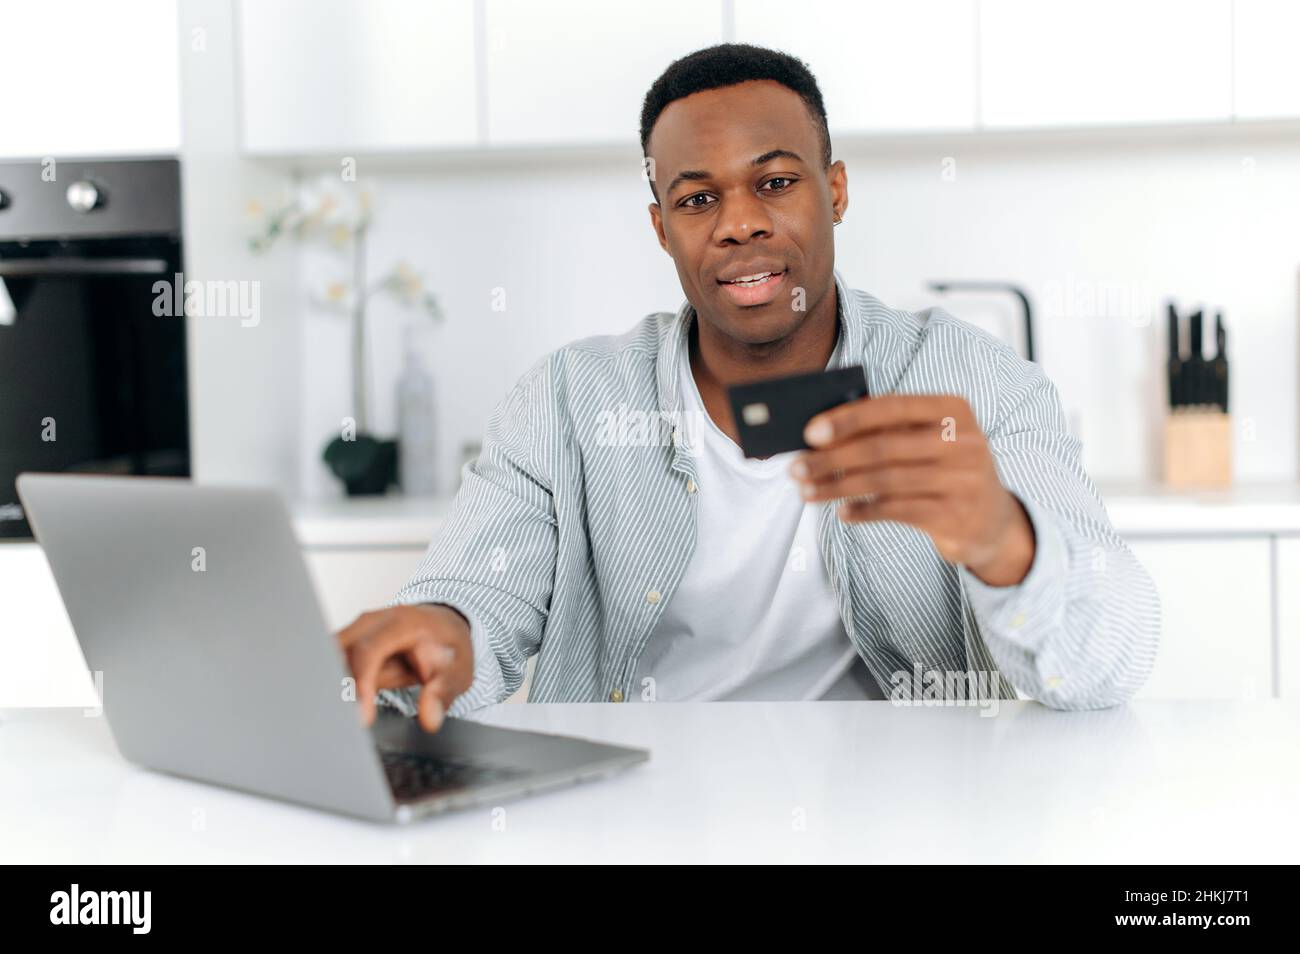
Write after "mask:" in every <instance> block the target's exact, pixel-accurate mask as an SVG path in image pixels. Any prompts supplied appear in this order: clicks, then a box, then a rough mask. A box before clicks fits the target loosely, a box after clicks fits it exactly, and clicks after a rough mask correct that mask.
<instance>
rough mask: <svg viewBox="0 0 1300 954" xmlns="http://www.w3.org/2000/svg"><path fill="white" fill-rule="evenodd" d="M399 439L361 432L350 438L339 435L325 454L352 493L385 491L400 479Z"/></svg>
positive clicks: (330, 467) (352, 494)
mask: <svg viewBox="0 0 1300 954" xmlns="http://www.w3.org/2000/svg"><path fill="white" fill-rule="evenodd" d="M397 454H398V449H397V441H396V440H381V439H380V438H377V437H372V436H371V435H369V434H358V435H357V436H356V437H355V438H354V439H353V440H350V441H346V440H344V439H343V438H341V437H336V438H334V439H333V440H332V441H330V442H329V443H328V444H326V445H325V451H324V453H323V454H322V455H321V456H322V457H323V459H324V461H325V463H326V465H327V466H328V467H329V469H330V473H332V474H333V475H334V476H335V477H337V478H338V479H339V480H341V481H342V482H343V487H344V489H345V490H346V491H347V495H348V496H349V497H361V496H367V495H371V496H373V495H378V494H383V493H385V492H386V491H387V490H388V488H389V487H390V486H392V485H393V484H395V483H396V482H397Z"/></svg>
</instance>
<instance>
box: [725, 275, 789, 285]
mask: <svg viewBox="0 0 1300 954" xmlns="http://www.w3.org/2000/svg"><path fill="white" fill-rule="evenodd" d="M776 274H777V273H776V272H759V273H758V274H756V275H743V276H741V277H740V278H733V279H732V280H731V281H729V282H727V284H728V285H761V284H763V282H765V281H767V280H768V279H769V278H772V277H774V276H775V275H776Z"/></svg>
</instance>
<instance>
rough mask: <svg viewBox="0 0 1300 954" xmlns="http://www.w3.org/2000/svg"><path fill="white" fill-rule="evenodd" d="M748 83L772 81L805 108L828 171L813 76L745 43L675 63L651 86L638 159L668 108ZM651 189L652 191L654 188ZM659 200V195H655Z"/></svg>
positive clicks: (826, 136)
mask: <svg viewBox="0 0 1300 954" xmlns="http://www.w3.org/2000/svg"><path fill="white" fill-rule="evenodd" d="M749 80H774V81H775V82H777V83H780V84H781V85H782V86H785V87H786V88H788V89H790V90H793V91H794V92H795V93H798V94H799V97H800V98H801V99H802V100H803V101H804V104H805V105H806V106H807V107H808V112H809V115H810V118H811V119H812V121H813V123H814V125H816V127H817V135H818V138H819V139H820V140H821V149H822V164H823V166H824V167H826V168H830V164H831V131H830V127H829V126H828V125H827V123H826V104H825V103H823V102H822V91H821V89H820V88H819V87H818V86H817V79H816V78H815V77H814V76H813V74H812V71H811V70H810V69H808V66H807V65H806V64H805V63H804V62H803V61H802V60H800V59H796V58H795V57H793V56H791V55H790V54H789V53H782V52H781V51H780V50H769V49H768V48H767V47H763V46H753V45H751V44H749V43H719V44H718V45H716V46H709V47H705V48H704V49H702V50H696V51H695V52H694V53H689V54H687V55H686V56H683V57H682V58H681V59H678V60H674V61H673V62H672V63H671V64H669V66H668V69H666V70H664V71H663V73H662V74H661V75H660V77H659V78H658V79H657V80H655V81H654V83H653V84H651V86H650V90H649V92H647V93H646V94H645V102H644V103H643V104H642V106H641V155H642V156H643V157H645V158H649V155H650V152H649V146H650V131H651V130H652V129H654V124H655V122H656V121H657V120H658V119H659V114H660V113H662V112H663V111H664V110H665V109H666V108H667V107H668V104H669V103H671V102H674V101H675V100H679V99H683V98H685V97H687V96H690V95H691V94H692V93H699V92H702V91H704V90H706V89H718V88H719V87H722V86H734V85H736V84H737V83H744V82H747V81H749ZM650 189H651V191H652V192H653V191H654V182H653V181H651V183H650ZM655 198H656V199H657V198H658V193H657V192H656V193H655Z"/></svg>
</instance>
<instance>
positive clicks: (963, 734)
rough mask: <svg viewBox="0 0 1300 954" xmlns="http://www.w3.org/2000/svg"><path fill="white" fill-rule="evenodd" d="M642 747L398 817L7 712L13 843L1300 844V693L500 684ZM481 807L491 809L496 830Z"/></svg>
mask: <svg viewBox="0 0 1300 954" xmlns="http://www.w3.org/2000/svg"><path fill="white" fill-rule="evenodd" d="M477 717H478V718H480V719H482V720H483V721H487V722H492V723H494V724H498V725H508V726H513V727H518V728H529V729H537V730H541V731H552V732H561V733H568V734H573V735H583V736H587V737H590V738H595V739H601V740H606V741H610V742H616V743H624V744H628V745H635V746H643V747H646V748H649V749H650V750H651V752H652V755H651V759H650V761H649V762H648V763H646V764H644V765H641V766H638V767H636V768H634V769H632V770H630V771H628V772H626V773H624V774H622V775H619V776H616V777H614V778H611V779H607V780H603V781H599V782H592V783H585V784H582V785H579V786H576V787H573V788H569V789H565V790H563V791H555V792H550V793H546V794H542V795H538V796H533V797H529V798H524V799H520V800H517V801H511V802H507V803H505V805H504V806H503V807H504V810H505V814H504V816H502V815H500V814H499V813H498V814H496V815H494V814H493V812H492V809H489V808H487V807H484V808H482V809H469V810H467V811H463V812H458V813H454V814H451V815H445V816H440V817H435V818H432V819H428V820H423V821H417V822H415V823H413V824H411V825H409V826H406V827H402V828H389V827H385V826H381V825H375V824H371V823H367V822H362V821H354V820H351V819H348V818H343V817H336V816H333V815H330V814H327V813H323V812H318V811H314V810H311V809H306V808H299V807H295V806H291V805H285V804H281V803H278V802H273V801H270V800H266V799H261V798H258V797H256V796H252V795H245V794H241V793H237V792H231V791H226V790H223V789H219V788H214V787H210V786H205V785H202V784H199V783H196V782H189V781H185V780H181V779H174V778H170V777H167V776H163V775H158V774H155V773H152V772H148V771H144V770H142V769H138V768H136V767H134V766H132V765H129V764H128V763H126V762H124V761H123V760H122V759H121V757H120V756H119V755H118V753H117V751H116V749H115V747H114V745H113V743H112V740H111V737H110V735H109V732H108V726H107V724H106V723H105V721H104V720H103V719H102V718H86V717H83V716H82V715H81V713H80V711H78V710H70V711H69V710H49V711H43V712H42V711H34V710H29V711H22V712H12V711H11V712H9V713H0V765H3V766H4V767H5V784H4V785H3V786H0V845H3V854H4V858H5V860H6V861H8V862H60V863H69V864H74V863H75V864H81V863H90V862H113V863H117V862H162V863H170V862H342V863H370V862H471V861H482V862H504V861H560V860H562V861H586V862H598V863H609V862H611V861H614V862H635V863H646V862H659V861H662V862H680V861H701V862H704V861H846V862H904V861H912V862H955V863H977V862H978V863H989V862H1047V861H1050V862H1142V863H1192V862H1195V863H1201V864H1219V863H1236V862H1244V863H1259V862H1285V863H1295V862H1296V861H1297V860H1300V812H1297V811H1296V805H1298V804H1300V756H1297V753H1298V752H1300V706H1297V705H1296V704H1294V703H1285V702H1279V701H1268V702H1253V703H1244V702H1243V703H1208V702H1199V703H1156V702H1145V703H1136V704H1133V705H1130V706H1125V707H1120V708H1117V709H1110V710H1101V711H1095V712H1073V713H1067V712H1056V711H1053V710H1050V709H1046V708H1044V707H1042V706H1040V705H1037V704H1035V703H1027V702H1015V703H1003V704H1002V705H1001V707H1000V711H999V713H998V714H997V715H996V716H993V717H984V716H981V714H980V713H979V711H978V710H977V709H963V708H899V707H895V706H892V705H890V704H889V703H886V702H812V703H693V704H680V703H679V704H671V703H657V704H650V705H643V704H636V703H623V704H614V703H606V704H589V705H499V706H494V707H492V708H490V709H487V710H483V711H481V712H480V713H478V716H477ZM494 819H497V820H500V819H504V821H505V826H504V830H497V829H499V828H500V825H499V824H497V825H496V826H494Z"/></svg>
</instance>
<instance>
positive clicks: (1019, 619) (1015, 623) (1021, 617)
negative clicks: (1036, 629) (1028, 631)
mask: <svg viewBox="0 0 1300 954" xmlns="http://www.w3.org/2000/svg"><path fill="white" fill-rule="evenodd" d="M1024 625H1025V614H1024V613H1017V614H1016V615H1015V616H1013V617H1011V628H1012V629H1019V628H1020V627H1021V626H1024Z"/></svg>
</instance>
